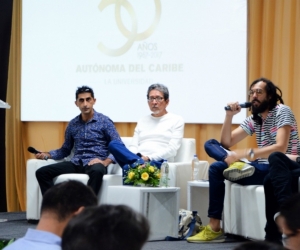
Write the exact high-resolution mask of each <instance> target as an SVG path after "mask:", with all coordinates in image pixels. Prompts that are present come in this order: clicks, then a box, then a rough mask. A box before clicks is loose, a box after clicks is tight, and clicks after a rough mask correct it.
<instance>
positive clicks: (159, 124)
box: [108, 83, 184, 174]
mask: <svg viewBox="0 0 300 250" xmlns="http://www.w3.org/2000/svg"><path fill="white" fill-rule="evenodd" d="M147 100H148V105H149V108H150V110H151V112H152V113H151V114H150V115H147V116H145V117H143V118H142V119H140V120H139V121H138V123H137V125H136V127H135V130H134V135H133V139H132V142H131V143H130V145H129V147H128V149H127V148H126V147H125V146H124V144H123V143H122V142H120V141H117V140H114V141H111V142H110V144H109V146H108V150H109V151H110V153H112V154H113V155H114V157H115V159H116V161H117V162H118V163H119V165H120V166H121V167H122V168H123V174H124V171H126V170H127V169H128V168H129V166H128V165H130V166H131V167H136V166H138V165H142V164H144V163H145V162H150V163H151V164H153V165H155V166H157V167H158V168H160V166H161V163H162V162H163V160H164V159H166V160H168V161H171V162H172V161H174V157H175V156H176V153H177V150H178V149H179V147H180V145H181V142H182V138H183V133H184V121H183V118H182V117H181V116H179V115H175V114H172V113H169V112H168V111H167V109H166V108H167V106H168V104H169V101H170V100H169V91H168V88H167V87H166V86H164V85H163V84H159V83H156V84H152V85H151V86H150V87H149V88H148V92H147Z"/></svg>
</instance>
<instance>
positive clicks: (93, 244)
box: [62, 205, 150, 250]
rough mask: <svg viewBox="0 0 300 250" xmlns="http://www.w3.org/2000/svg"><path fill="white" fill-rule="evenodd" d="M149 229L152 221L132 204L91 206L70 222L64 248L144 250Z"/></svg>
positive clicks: (74, 249)
mask: <svg viewBox="0 0 300 250" xmlns="http://www.w3.org/2000/svg"><path fill="white" fill-rule="evenodd" d="M149 231H150V226H149V223H148V220H147V219H146V218H145V217H144V216H143V215H142V214H140V213H137V212H135V211H134V210H133V209H131V208H130V207H128V206H125V205H102V206H98V207H88V208H85V209H84V210H83V211H82V212H81V213H79V214H78V215H77V216H75V217H74V218H72V219H71V220H70V221H69V223H68V225H67V227H66V228H65V230H64V233H63V236H62V249H63V250H86V249H88V250H98V249H105V250H120V249H122V250H140V249H142V246H143V245H144V243H145V242H146V241H147V239H148V236H149Z"/></svg>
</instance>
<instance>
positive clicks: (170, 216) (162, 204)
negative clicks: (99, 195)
mask: <svg viewBox="0 0 300 250" xmlns="http://www.w3.org/2000/svg"><path fill="white" fill-rule="evenodd" d="M179 195H180V188H179V187H169V188H160V187H155V188H154V187H134V186H109V187H108V193H107V197H108V199H107V201H108V202H107V203H109V204H115V205H119V204H124V205H127V206H129V207H131V208H132V209H134V210H135V211H137V212H140V213H142V214H143V215H144V216H145V217H146V218H147V219H148V220H149V222H150V226H151V233H150V238H149V240H163V239H165V237H166V236H172V237H178V213H179Z"/></svg>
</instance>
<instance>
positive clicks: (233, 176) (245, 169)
mask: <svg viewBox="0 0 300 250" xmlns="http://www.w3.org/2000/svg"><path fill="white" fill-rule="evenodd" d="M254 171H255V168H254V167H253V166H251V165H249V164H247V163H245V162H240V161H238V162H234V163H232V164H230V166H229V167H228V168H226V169H225V170H224V171H223V175H224V177H225V178H226V179H227V180H229V181H237V180H239V179H243V178H245V177H249V176H251V175H253V174H254Z"/></svg>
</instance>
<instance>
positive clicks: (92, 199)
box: [41, 180, 98, 221]
mask: <svg viewBox="0 0 300 250" xmlns="http://www.w3.org/2000/svg"><path fill="white" fill-rule="evenodd" d="M97 202H98V200H97V197H96V195H95V194H94V192H93V190H92V189H91V188H90V187H88V186H86V185H84V184H83V183H81V182H78V181H72V180H70V181H66V182H62V183H59V184H57V185H55V186H53V187H51V188H50V189H48V190H47V191H46V193H45V194H44V196H43V201H42V206H41V215H43V214H45V213H51V214H55V215H56V216H57V220H58V221H64V220H67V219H68V218H70V217H71V216H73V215H74V213H76V212H77V211H78V210H79V209H80V208H83V207H86V206H95V205H97Z"/></svg>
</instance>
